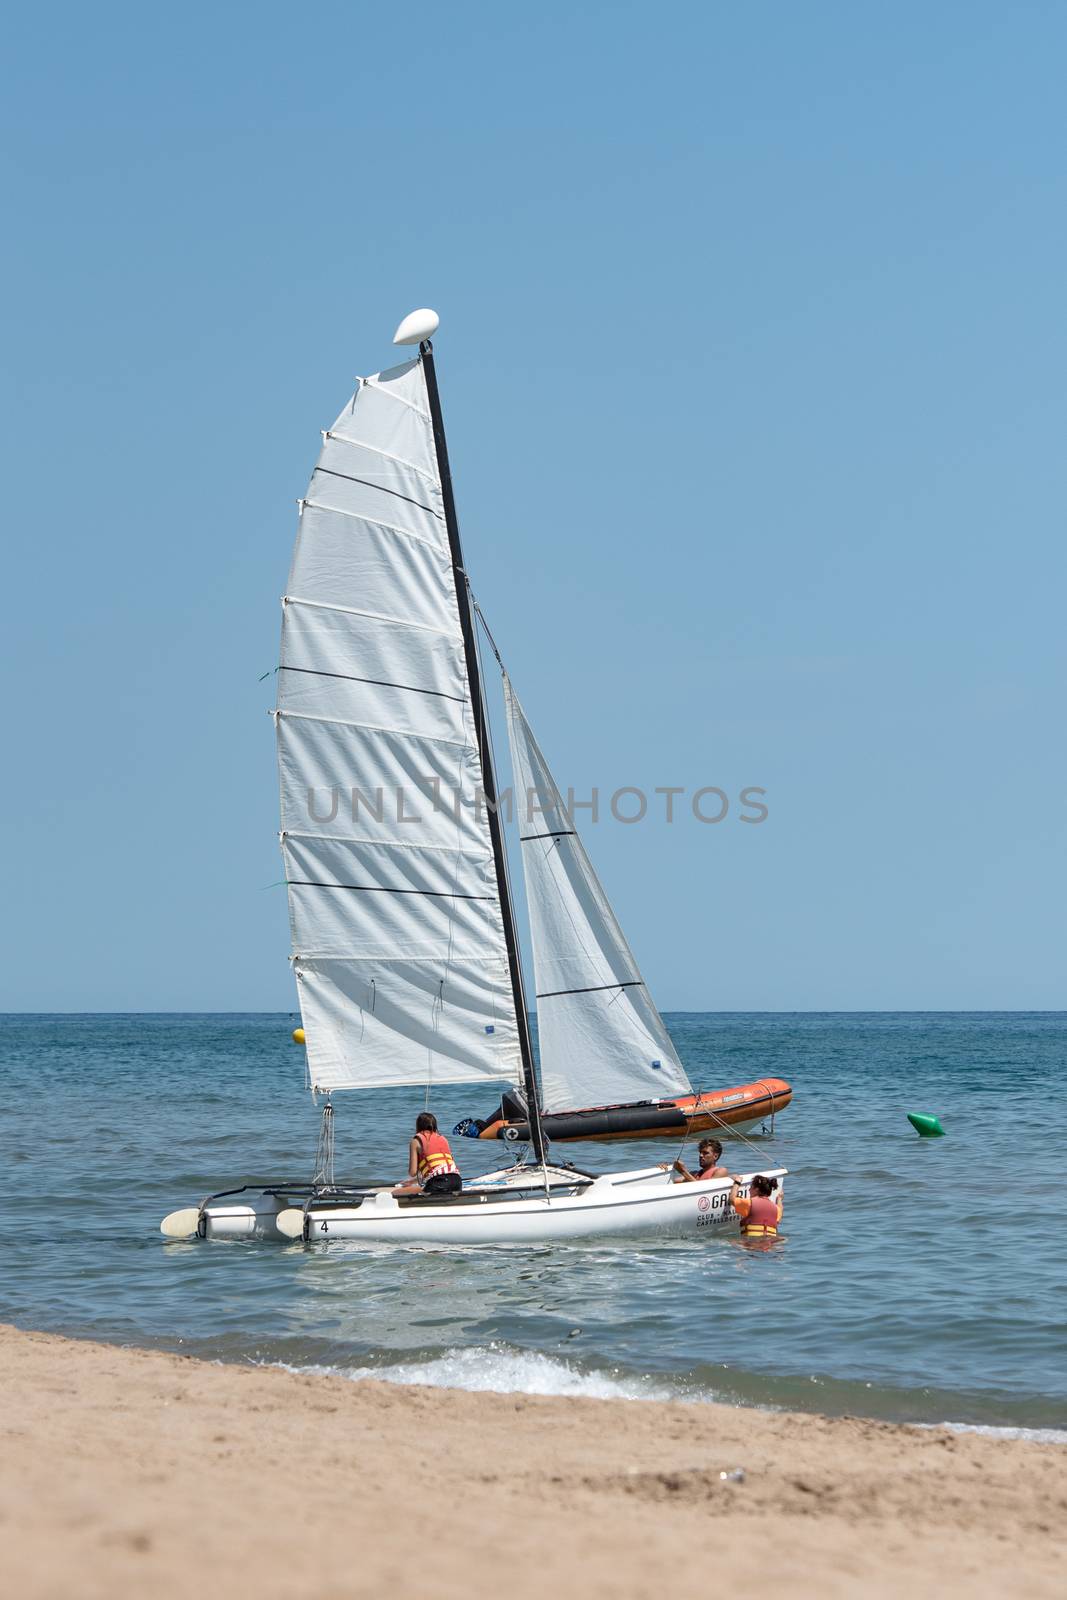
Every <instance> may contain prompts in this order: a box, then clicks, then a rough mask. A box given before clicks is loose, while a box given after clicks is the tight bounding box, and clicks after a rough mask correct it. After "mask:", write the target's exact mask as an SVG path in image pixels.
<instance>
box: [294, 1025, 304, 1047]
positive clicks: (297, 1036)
mask: <svg viewBox="0 0 1067 1600" xmlns="http://www.w3.org/2000/svg"><path fill="white" fill-rule="evenodd" d="M305 1042H306V1041H305V1039H304V1030H303V1028H294V1029H293V1043H294V1044H304V1043H305Z"/></svg>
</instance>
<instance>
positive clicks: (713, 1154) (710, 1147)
mask: <svg viewBox="0 0 1067 1600" xmlns="http://www.w3.org/2000/svg"><path fill="white" fill-rule="evenodd" d="M697 1153H698V1155H699V1156H700V1171H699V1172H690V1171H689V1168H688V1167H685V1166H683V1165H682V1163H681V1162H680V1161H676V1162H675V1163H674V1170H675V1172H677V1173H678V1174H679V1176H680V1178H681V1180H682V1182H683V1183H703V1181H704V1179H705V1178H728V1177H729V1176H730V1172H729V1169H728V1168H727V1167H720V1166H719V1164H718V1163H719V1157H720V1156H721V1155H722V1145H721V1144H720V1143H719V1141H718V1139H701V1141H700V1144H699V1146H698V1150H697Z"/></svg>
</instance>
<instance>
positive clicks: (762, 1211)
mask: <svg viewBox="0 0 1067 1600" xmlns="http://www.w3.org/2000/svg"><path fill="white" fill-rule="evenodd" d="M741 1232H742V1233H743V1234H744V1235H745V1238H746V1239H774V1238H777V1235H778V1201H777V1200H772V1199H771V1197H770V1196H769V1195H764V1194H754V1195H753V1196H752V1198H751V1199H750V1200H749V1202H748V1210H747V1211H746V1212H745V1213H744V1214H743V1215H742V1217H741Z"/></svg>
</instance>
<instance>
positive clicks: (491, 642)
mask: <svg viewBox="0 0 1067 1600" xmlns="http://www.w3.org/2000/svg"><path fill="white" fill-rule="evenodd" d="M464 577H466V573H464ZM467 593H468V594H469V595H470V602H471V606H472V607H473V609H474V614H475V616H476V617H477V618H478V621H479V622H480V623H481V625H482V627H483V628H484V629H485V637H486V638H487V639H488V640H489V647H490V649H491V650H492V652H493V654H494V655H495V656H496V664H497V666H498V667H499V668H500V670H501V672H502V673H503V674H504V676H505V677H507V668H506V667H505V665H504V661H503V657H502V656H501V654H500V651H499V650H498V649H497V643H496V640H495V639H494V638H493V635H492V632H491V630H490V627H489V624H488V622H486V620H485V612H484V611H483V610H482V608H481V606H480V605H479V604H478V602H477V600H476V599H475V598H474V594H473V593H472V591H471V585H470V579H469V578H467Z"/></svg>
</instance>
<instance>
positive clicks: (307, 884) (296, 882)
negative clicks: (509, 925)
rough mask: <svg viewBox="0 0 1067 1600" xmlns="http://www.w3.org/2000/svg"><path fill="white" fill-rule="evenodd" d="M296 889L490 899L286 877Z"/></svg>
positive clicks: (431, 897)
mask: <svg viewBox="0 0 1067 1600" xmlns="http://www.w3.org/2000/svg"><path fill="white" fill-rule="evenodd" d="M286 882H287V883H288V884H289V885H290V887H292V888H296V889H357V890H359V892H360V893H361V894H421V895H426V896H428V897H429V898H430V899H431V900H492V899H493V898H494V897H493V896H492V895H491V894H456V893H455V892H454V891H453V890H452V889H393V888H390V886H389V885H388V884H387V883H319V882H318V881H317V880H315V879H313V878H287V879H286Z"/></svg>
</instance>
